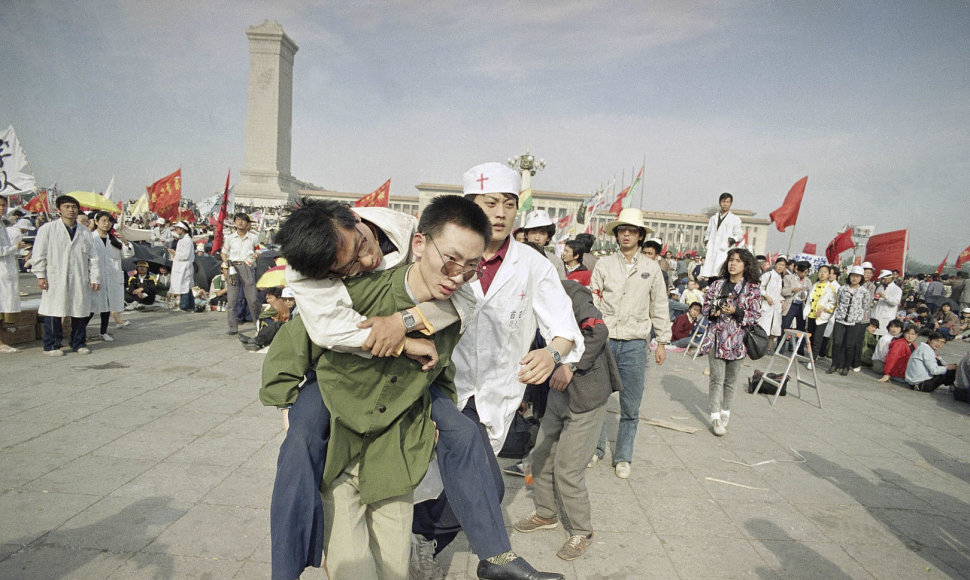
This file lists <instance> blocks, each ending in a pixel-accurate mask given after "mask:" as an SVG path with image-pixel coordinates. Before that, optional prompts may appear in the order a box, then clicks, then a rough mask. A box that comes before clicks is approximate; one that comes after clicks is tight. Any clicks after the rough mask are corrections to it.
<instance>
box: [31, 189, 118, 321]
mask: <svg viewBox="0 0 970 580" xmlns="http://www.w3.org/2000/svg"><path fill="white" fill-rule="evenodd" d="M64 197H67V196H64ZM78 209H79V205H78V204H77V202H76V201H74V200H73V199H71V200H70V202H66V201H65V202H62V204H61V205H60V206H59V207H58V211H60V212H61V214H62V216H63V215H66V214H71V217H72V218H76V217H77V212H78ZM72 212H73V213H72ZM64 219H65V218H64V217H62V218H61V219H56V220H54V221H52V222H49V223H46V224H44V225H42V226H40V228H39V229H38V230H37V238H36V239H35V240H34V251H33V253H32V254H31V257H30V264H31V267H30V271H31V272H32V273H33V274H34V275H35V276H37V284H38V285H39V286H40V288H41V290H42V292H41V294H40V307H39V308H38V309H37V314H39V315H41V316H52V317H56V318H63V317H65V316H70V317H73V318H87V317H88V315H90V314H91V292H92V290H94V291H97V289H98V288H100V280H101V278H100V276H101V272H100V270H99V269H98V268H99V264H98V255H97V254H96V253H95V251H94V244H93V241H94V240H92V239H91V232H89V231H88V229H87V228H85V227H84V226H83V225H79V224H78V223H77V221H74V228H76V229H75V231H74V237H73V238H72V237H71V234H70V232H69V231H68V226H67V224H66V223H64Z"/></svg>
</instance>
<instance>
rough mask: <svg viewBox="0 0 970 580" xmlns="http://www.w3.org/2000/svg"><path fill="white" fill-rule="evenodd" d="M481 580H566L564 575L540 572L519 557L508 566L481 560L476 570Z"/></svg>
mask: <svg viewBox="0 0 970 580" xmlns="http://www.w3.org/2000/svg"><path fill="white" fill-rule="evenodd" d="M476 573H477V574H478V578H479V580H564V579H565V578H566V577H565V576H563V575H562V574H556V573H553V572H539V571H538V570H536V569H535V568H533V567H532V566H531V565H530V564H529V563H528V562H526V561H525V560H523V559H522V556H519V557H518V558H516V559H515V560H512V561H511V562H509V563H508V564H492V563H491V562H489V561H488V560H481V561H480V562H479V563H478V570H476Z"/></svg>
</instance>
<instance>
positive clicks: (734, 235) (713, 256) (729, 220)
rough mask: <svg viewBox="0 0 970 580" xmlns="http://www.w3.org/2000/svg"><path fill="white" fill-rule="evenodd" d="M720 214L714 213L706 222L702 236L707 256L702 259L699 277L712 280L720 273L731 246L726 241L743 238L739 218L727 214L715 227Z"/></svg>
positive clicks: (736, 240) (729, 213)
mask: <svg viewBox="0 0 970 580" xmlns="http://www.w3.org/2000/svg"><path fill="white" fill-rule="evenodd" d="M719 215H720V214H719V213H715V214H714V215H712V216H711V219H710V221H708V222H707V233H705V234H704V241H705V242H706V243H707V255H706V256H705V258H704V265H703V266H701V276H705V277H707V278H712V277H714V276H717V275H718V274H719V273H720V271H721V266H722V265H723V264H724V260H726V259H727V253H728V250H730V249H731V246H730V245H729V243H728V239H732V240H734V241H735V242H739V241H741V238H743V237H744V230H742V229H741V218H739V217H738V216H736V215H734V214H733V213H731V212H728V213H727V215H726V216H724V219H723V220H721V227H717V218H718V216H719Z"/></svg>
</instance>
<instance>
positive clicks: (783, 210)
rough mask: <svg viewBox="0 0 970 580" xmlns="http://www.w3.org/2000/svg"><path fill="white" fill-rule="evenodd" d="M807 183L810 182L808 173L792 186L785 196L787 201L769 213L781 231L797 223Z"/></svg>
mask: <svg viewBox="0 0 970 580" xmlns="http://www.w3.org/2000/svg"><path fill="white" fill-rule="evenodd" d="M806 183H808V176H807V175H806V176H805V177H803V178H801V179H799V180H798V181H797V182H795V185H793V186H791V189H790V190H788V195H786V196H785V203H783V204H781V207H779V208H778V209H776V210H775V211H773V212H771V213H770V214H768V216H769V217H770V218H771V221H773V222H775V227H776V228H778V231H779V232H783V231H785V228H787V227H788V226H793V225H795V221H796V220H797V219H798V209H799V208H800V207H801V206H802V196H803V195H805V184H806Z"/></svg>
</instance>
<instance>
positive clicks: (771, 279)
mask: <svg viewBox="0 0 970 580" xmlns="http://www.w3.org/2000/svg"><path fill="white" fill-rule="evenodd" d="M783 282H784V280H783V278H782V277H781V274H779V273H778V272H775V271H774V270H768V271H767V272H765V273H764V274H762V275H761V318H759V319H758V325H759V326H761V328H763V329H764V330H765V332H766V333H767V334H768V335H769V336H781V302H782V299H781V285H782V283H783ZM765 296H770V297H771V300H772V301H773V302H774V304H768V302H766V301H765V298H764V297H765Z"/></svg>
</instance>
